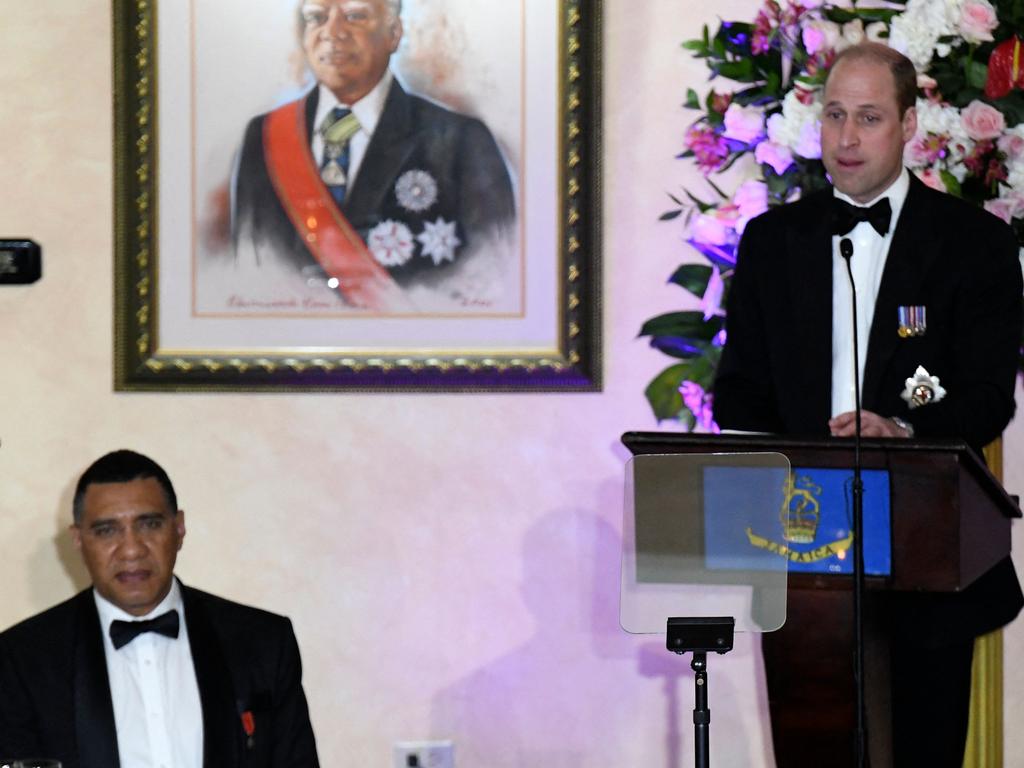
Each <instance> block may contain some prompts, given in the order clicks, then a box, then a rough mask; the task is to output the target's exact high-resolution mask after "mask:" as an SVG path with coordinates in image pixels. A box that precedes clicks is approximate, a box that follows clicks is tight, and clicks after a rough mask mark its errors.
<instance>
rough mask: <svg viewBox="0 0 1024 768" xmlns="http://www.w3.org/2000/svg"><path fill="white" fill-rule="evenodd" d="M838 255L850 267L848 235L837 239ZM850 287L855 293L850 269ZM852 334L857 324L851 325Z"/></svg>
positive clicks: (851, 255)
mask: <svg viewBox="0 0 1024 768" xmlns="http://www.w3.org/2000/svg"><path fill="white" fill-rule="evenodd" d="M839 255H840V256H842V257H843V258H844V259H846V268H847V269H850V259H852V258H853V242H852V241H851V240H850V238H848V237H844V238H843V239H842V240H840V241H839ZM850 287H851V288H853V290H854V295H856V290H857V289H856V287H854V285H853V271H852V270H851V271H850ZM853 332H854V336H855V337H856V333H857V326H854V327H853Z"/></svg>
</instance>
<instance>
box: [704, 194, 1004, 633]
mask: <svg viewBox="0 0 1024 768" xmlns="http://www.w3.org/2000/svg"><path fill="white" fill-rule="evenodd" d="M831 199H832V191H831V190H826V191H824V192H820V193H817V194H814V195H810V196H808V197H807V198H804V199H803V200H800V201H798V202H796V203H793V204H791V205H785V206H780V207H778V208H773V209H772V210H770V211H768V212H767V213H765V214H763V215H761V216H759V217H757V218H756V219H754V220H752V221H751V222H750V223H749V224H748V225H747V227H746V230H745V231H744V234H743V239H742V241H741V243H740V247H739V251H738V256H737V264H736V271H735V273H734V275H733V279H732V283H731V287H730V294H729V298H728V305H727V310H728V311H727V319H726V332H727V338H726V344H725V348H724V349H723V351H722V359H721V363H720V366H719V369H718V374H717V378H716V381H715V389H714V392H715V399H714V414H715V420H716V421H717V422H718V424H719V425H720V426H721V427H723V428H733V429H744V430H751V431H763V432H773V433H779V434H789V435H801V436H810V437H825V436H827V435H828V434H829V430H828V420H829V416H830V412H831V404H832V400H831V397H832V240H831V237H832V236H831V231H830V216H829V211H830V204H831ZM854 258H856V255H854ZM1021 295H1022V281H1021V268H1020V262H1019V260H1018V246H1017V242H1016V240H1015V238H1014V236H1013V232H1012V230H1011V229H1010V228H1009V227H1008V226H1006V225H1005V224H1004V223H1003V222H1001V221H1000V220H999V219H997V218H996V217H995V216H993V215H991V214H989V213H987V212H985V211H983V210H980V209H978V208H975V207H973V206H971V205H968V204H966V203H964V202H963V201H961V200H958V199H956V198H954V197H953V196H951V195H947V194H943V193H940V192H936V191H935V190H932V189H929V188H928V187H926V186H925V185H924V184H923V183H921V182H920V181H918V180H917V179H916V178H915V177H913V176H911V179H910V189H909V191H908V193H907V199H906V201H905V202H904V205H903V209H902V211H901V213H900V218H899V221H898V222H897V223H896V230H895V232H894V234H893V238H892V244H891V247H890V249H889V254H888V257H887V259H886V263H885V270H884V272H883V275H882V281H881V285H880V286H879V291H878V297H877V301H876V304H875V314H874V318H873V319H872V324H871V334H870V338H869V339H862V340H861V344H864V343H867V362H866V364H865V370H864V385H863V388H862V400H863V407H864V409H865V410H869V411H874V412H875V413H878V414H880V415H882V416H898V417H900V418H902V419H905V420H906V421H908V422H909V423H911V424H912V425H913V426H914V430H915V433H916V434H917V435H918V436H919V437H925V438H928V437H934V438H943V437H946V438H959V439H962V440H965V441H966V442H967V443H968V444H969V445H971V446H972V447H974V448H975V449H976V450H977V451H978V452H979V453H980V451H981V449H982V447H983V446H984V445H985V444H986V443H988V442H990V441H991V440H993V439H995V438H996V437H998V436H999V434H1000V433H1001V432H1002V431H1003V429H1004V428H1005V427H1006V425H1007V423H1009V421H1010V418H1011V417H1012V416H1013V412H1014V384H1015V380H1016V372H1017V361H1018V354H1019V353H1018V349H1019V345H1020V337H1021V317H1022V315H1021V312H1022V306H1021V305H1022V302H1021ZM900 306H925V307H927V318H928V324H927V330H926V333H925V335H923V336H920V337H915V338H905V339H904V338H900V336H899V335H898V334H897V328H898V313H897V309H898V307H900ZM919 365H920V366H924V368H925V369H926V370H927V371H928V372H929V373H930V374H932V375H933V376H938V377H939V379H940V382H941V384H942V386H943V387H944V388H945V389H946V390H947V395H946V397H945V398H944V399H943V400H941V401H940V402H937V403H931V404H929V405H925V406H922V407H919V408H914V409H910V408H908V406H907V404H906V403H905V402H904V401H903V400H902V399H901V398H900V393H901V392H902V391H903V389H904V383H905V381H906V379H907V378H909V377H911V376H913V375H914V372H915V370H916V369H917V367H918V366H919ZM965 595H966V596H968V597H967V599H960V598H963V597H964V596H961V595H957V596H944V598H945V597H949V599H936V600H932V599H931V598H927V599H925V598H921V599H920V600H918V601H917V602H918V603H919V606H924V605H925V603H928V604H929V605H930V604H931V603H932V602H934V603H935V604H936V605H935V607H934V610H929V612H928V613H929V616H927V617H926V616H924V615H923V614H921V613H920V612H919V613H918V614H917V615H916V619H917V620H920V621H925V622H926V623H927V622H928V621H931V623H933V624H934V626H935V628H936V631H944V630H946V629H948V630H950V632H951V634H956V633H957V632H958V631H959V630H963V631H966V632H968V633H970V634H980V633H981V632H984V631H988V630H989V629H992V628H995V627H997V626H1000V625H1001V624H1003V623H1005V622H1006V621H1009V620H1010V619H1011V618H1012V617H1013V616H1015V615H1016V613H1017V612H1018V611H1019V610H1020V607H1021V604H1022V598H1021V592H1020V587H1019V585H1018V584H1017V580H1016V576H1015V575H1014V573H1013V568H1012V565H1011V564H1010V562H1009V561H1008V560H1007V561H1005V562H1004V563H1002V564H1001V565H999V566H997V567H996V569H994V570H993V571H992V572H990V573H989V574H988V575H986V576H984V577H982V579H980V580H979V581H978V582H976V583H975V585H972V587H971V588H970V589H968V590H967V591H966V593H965ZM951 601H952V602H951ZM923 610H924V608H922V611H923ZM958 621H959V622H960V624H959V625H957V624H956V622H958Z"/></svg>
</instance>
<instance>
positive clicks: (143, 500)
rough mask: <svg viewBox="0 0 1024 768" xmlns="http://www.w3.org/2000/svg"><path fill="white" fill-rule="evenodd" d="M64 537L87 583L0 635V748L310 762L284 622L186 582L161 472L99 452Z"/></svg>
mask: <svg viewBox="0 0 1024 768" xmlns="http://www.w3.org/2000/svg"><path fill="white" fill-rule="evenodd" d="M71 536H72V538H73V540H74V544H75V547H76V548H77V549H78V551H79V553H80V554H81V557H82V560H83V561H84V564H85V566H86V569H87V570H88V572H89V575H90V577H91V579H92V586H91V587H90V588H88V589H86V590H84V591H83V592H80V593H79V594H77V595H75V596H74V597H72V598H71V599H69V600H67V601H65V602H63V603H61V604H59V605H57V606H55V607H53V608H50V609H48V610H46V611H43V612H42V613H40V614H37V615H36V616H33V617H31V618H29V619H26V620H25V621H23V622H21V623H19V624H17V625H15V626H14V627H12V628H10V629H8V630H6V631H5V632H3V633H2V634H0V692H2V693H0V754H2V755H4V756H12V757H33V756H35V757H38V756H45V757H49V758H56V759H58V760H60V761H61V764H62V765H63V768H114V767H116V766H121V767H122V768H132V767H133V766H158V765H164V766H173V767H174V768H201V767H202V766H204V765H206V766H210V765H217V766H225V768H227V767H230V766H268V767H269V766H272V765H302V766H316V765H318V759H317V752H316V743H315V740H314V736H313V730H312V727H311V725H310V721H309V713H308V709H307V705H306V697H305V693H304V692H303V688H302V672H301V662H300V658H299V649H298V645H297V642H296V639H295V635H294V633H293V631H292V627H291V623H290V621H289V620H288V619H287V618H285V617H283V616H278V615H275V614H272V613H268V612H266V611H263V610H259V609H256V608H251V607H248V606H244V605H240V604H238V603H234V602H231V601H229V600H225V599H223V598H220V597H216V596H214V595H211V594H207V593H205V592H201V591H199V590H197V589H193V588H191V587H188V586H185V585H184V584H182V583H181V582H180V581H179V580H178V579H177V578H176V577H175V575H174V565H175V561H176V558H177V554H178V551H179V550H180V549H181V546H182V543H183V541H184V538H185V513H184V511H182V510H180V509H178V504H177V498H176V495H175V491H174V487H173V485H172V484H171V481H170V478H169V477H168V476H167V474H166V472H164V470H163V469H162V468H161V467H160V466H159V465H158V464H156V463H155V462H154V461H152V460H151V459H149V458H147V457H145V456H142V455H141V454H138V453H134V452H132V451H126V450H121V451H115V452H113V453H109V454H107V455H105V456H103V457H101V458H100V459H98V460H97V461H95V462H94V463H93V464H92V465H91V466H90V467H89V468H88V469H87V470H86V471H85V472H84V473H83V475H82V476H81V478H80V479H79V481H78V484H77V487H76V489H75V496H74V502H73V523H72V525H71Z"/></svg>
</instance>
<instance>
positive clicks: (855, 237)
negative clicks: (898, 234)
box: [832, 168, 910, 416]
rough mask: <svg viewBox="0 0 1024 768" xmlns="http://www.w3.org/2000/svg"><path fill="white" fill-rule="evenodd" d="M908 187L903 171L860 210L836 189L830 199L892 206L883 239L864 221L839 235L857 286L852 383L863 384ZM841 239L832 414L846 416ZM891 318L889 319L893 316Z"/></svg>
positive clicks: (848, 379)
mask: <svg viewBox="0 0 1024 768" xmlns="http://www.w3.org/2000/svg"><path fill="white" fill-rule="evenodd" d="M909 189H910V174H909V173H908V171H907V169H906V168H904V169H903V172H902V173H901V174H900V175H899V176H898V177H897V179H896V181H894V182H893V183H892V184H891V185H890V186H889V188H888V189H887V190H885V192H883V193H882V194H880V195H879V196H878V197H876V198H875V199H874V200H872V201H871V202H869V203H867V204H865V205H863V206H862V204H861V203H857V202H855V201H854V200H852V199H851V198H849V197H847V196H846V195H844V194H843V193H842V192H840V191H839V190H834V192H835V196H836V197H838V198H839V199H840V200H845V201H846V202H848V203H850V204H851V205H856V206H860V207H870V206H872V205H874V204H875V203H877V202H878V201H879V200H881V199H882V198H883V197H888V198H889V205H890V206H892V218H891V219H890V220H889V231H888V232H887V233H886V234H885V236H884V237H883V236H882V235H880V234H878V232H876V231H875V228H874V227H872V226H871V224H869V223H868V222H866V221H860V222H857V226H855V227H854V228H853V229H852V230H851V231H850V232H849V234H847V235H844V237H846V238H849V239H850V241H851V242H852V243H853V256H852V257H851V259H850V267H851V269H852V270H853V280H854V283H855V284H856V286H857V337H858V342H857V343H858V347H859V349H858V352H859V355H858V356H857V380H858V381H859V382H860V384H861V387H863V386H864V362H865V361H866V360H867V356H868V338H869V336H870V334H871V321H872V319H873V318H874V315H875V301H876V300H877V298H878V288H879V286H880V285H881V283H882V273H883V272H884V271H885V261H886V258H887V257H888V255H889V246H890V244H891V243H892V236H893V232H895V230H896V222H897V221H898V220H899V217H900V211H901V210H903V203H904V201H905V200H906V199H907V190H909ZM842 239H843V238H842V237H839V236H838V235H833V236H832V415H833V416H838V415H839V414H840V413H847V412H848V411H852V410H854V409H855V408H856V402H857V401H856V397H855V392H854V382H853V375H854V374H853V310H852V308H851V306H850V302H851V293H850V278H849V276H848V275H847V274H846V260H845V259H844V258H843V257H842V255H841V254H840V253H839V241H840V240H842ZM893 319H894V318H893Z"/></svg>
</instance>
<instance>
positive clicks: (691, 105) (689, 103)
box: [686, 88, 700, 109]
mask: <svg viewBox="0 0 1024 768" xmlns="http://www.w3.org/2000/svg"><path fill="white" fill-rule="evenodd" d="M686 108H687V109H700V98H699V97H698V96H697V92H696V91H695V90H693V88H687V89H686Z"/></svg>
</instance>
